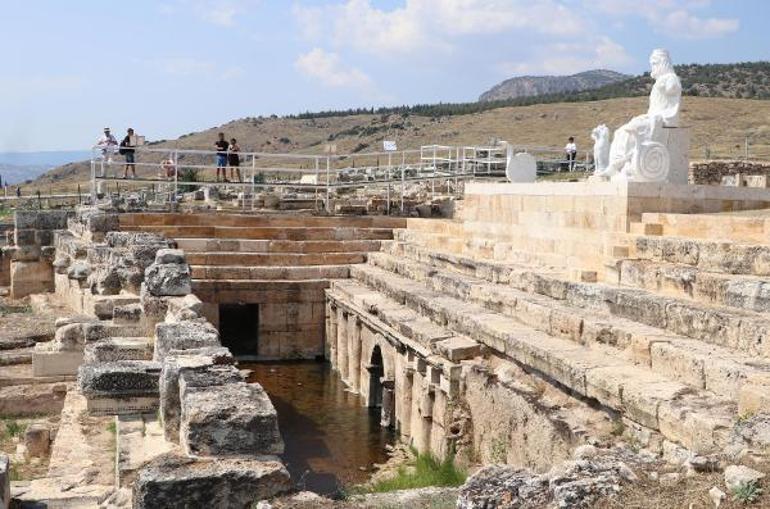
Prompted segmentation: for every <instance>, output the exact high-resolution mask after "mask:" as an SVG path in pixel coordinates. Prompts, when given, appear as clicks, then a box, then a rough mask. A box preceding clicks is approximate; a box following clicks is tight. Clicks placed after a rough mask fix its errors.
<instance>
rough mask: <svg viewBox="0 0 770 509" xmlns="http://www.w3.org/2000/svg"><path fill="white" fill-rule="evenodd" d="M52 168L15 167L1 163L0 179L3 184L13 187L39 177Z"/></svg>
mask: <svg viewBox="0 0 770 509" xmlns="http://www.w3.org/2000/svg"><path fill="white" fill-rule="evenodd" d="M51 168H52V166H51V165H34V164H32V165H15V164H3V163H0V178H1V179H2V183H3V184H8V185H13V184H18V183H20V182H26V181H27V180H35V179H36V178H37V177H39V176H40V175H42V174H43V173H45V172H47V171H48V170H50V169H51Z"/></svg>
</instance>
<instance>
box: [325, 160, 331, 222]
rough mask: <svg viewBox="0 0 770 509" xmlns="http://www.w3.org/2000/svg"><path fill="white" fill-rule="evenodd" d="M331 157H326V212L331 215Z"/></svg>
mask: <svg viewBox="0 0 770 509" xmlns="http://www.w3.org/2000/svg"><path fill="white" fill-rule="evenodd" d="M331 166H332V161H331V156H326V212H327V213H329V214H331V212H332V204H331V196H332V193H331V188H330V187H329V186H331Z"/></svg>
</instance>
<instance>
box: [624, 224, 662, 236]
mask: <svg viewBox="0 0 770 509" xmlns="http://www.w3.org/2000/svg"><path fill="white" fill-rule="evenodd" d="M628 231H629V233H631V234H634V235H663V225H662V224H658V223H631V226H630V227H629V229H628Z"/></svg>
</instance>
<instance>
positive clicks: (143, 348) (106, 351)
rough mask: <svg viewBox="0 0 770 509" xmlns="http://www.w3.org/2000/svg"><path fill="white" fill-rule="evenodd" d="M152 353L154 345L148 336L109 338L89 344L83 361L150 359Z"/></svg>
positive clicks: (90, 362) (88, 362)
mask: <svg viewBox="0 0 770 509" xmlns="http://www.w3.org/2000/svg"><path fill="white" fill-rule="evenodd" d="M152 354H153V346H152V342H151V341H150V340H149V339H148V338H108V339H100V340H99V341H96V342H94V343H90V344H89V345H87V346H86V347H85V350H84V353H83V362H84V363H86V364H94V363H101V362H116V361H149V360H152Z"/></svg>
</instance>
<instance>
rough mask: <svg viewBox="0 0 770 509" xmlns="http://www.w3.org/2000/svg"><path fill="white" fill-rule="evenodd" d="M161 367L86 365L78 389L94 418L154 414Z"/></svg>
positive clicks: (122, 363)
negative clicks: (86, 401) (96, 416)
mask: <svg viewBox="0 0 770 509" xmlns="http://www.w3.org/2000/svg"><path fill="white" fill-rule="evenodd" d="M160 371H161V365H160V364H159V363H156V362H150V361H119V362H105V363H102V364H86V365H83V366H81V367H80V369H79V370H78V386H79V388H80V391H81V392H82V393H83V395H84V396H85V397H86V399H87V400H88V411H89V413H91V414H94V415H105V414H115V415H120V414H134V413H147V412H154V411H155V410H156V409H157V408H158V398H159V387H158V381H159V379H160Z"/></svg>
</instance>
